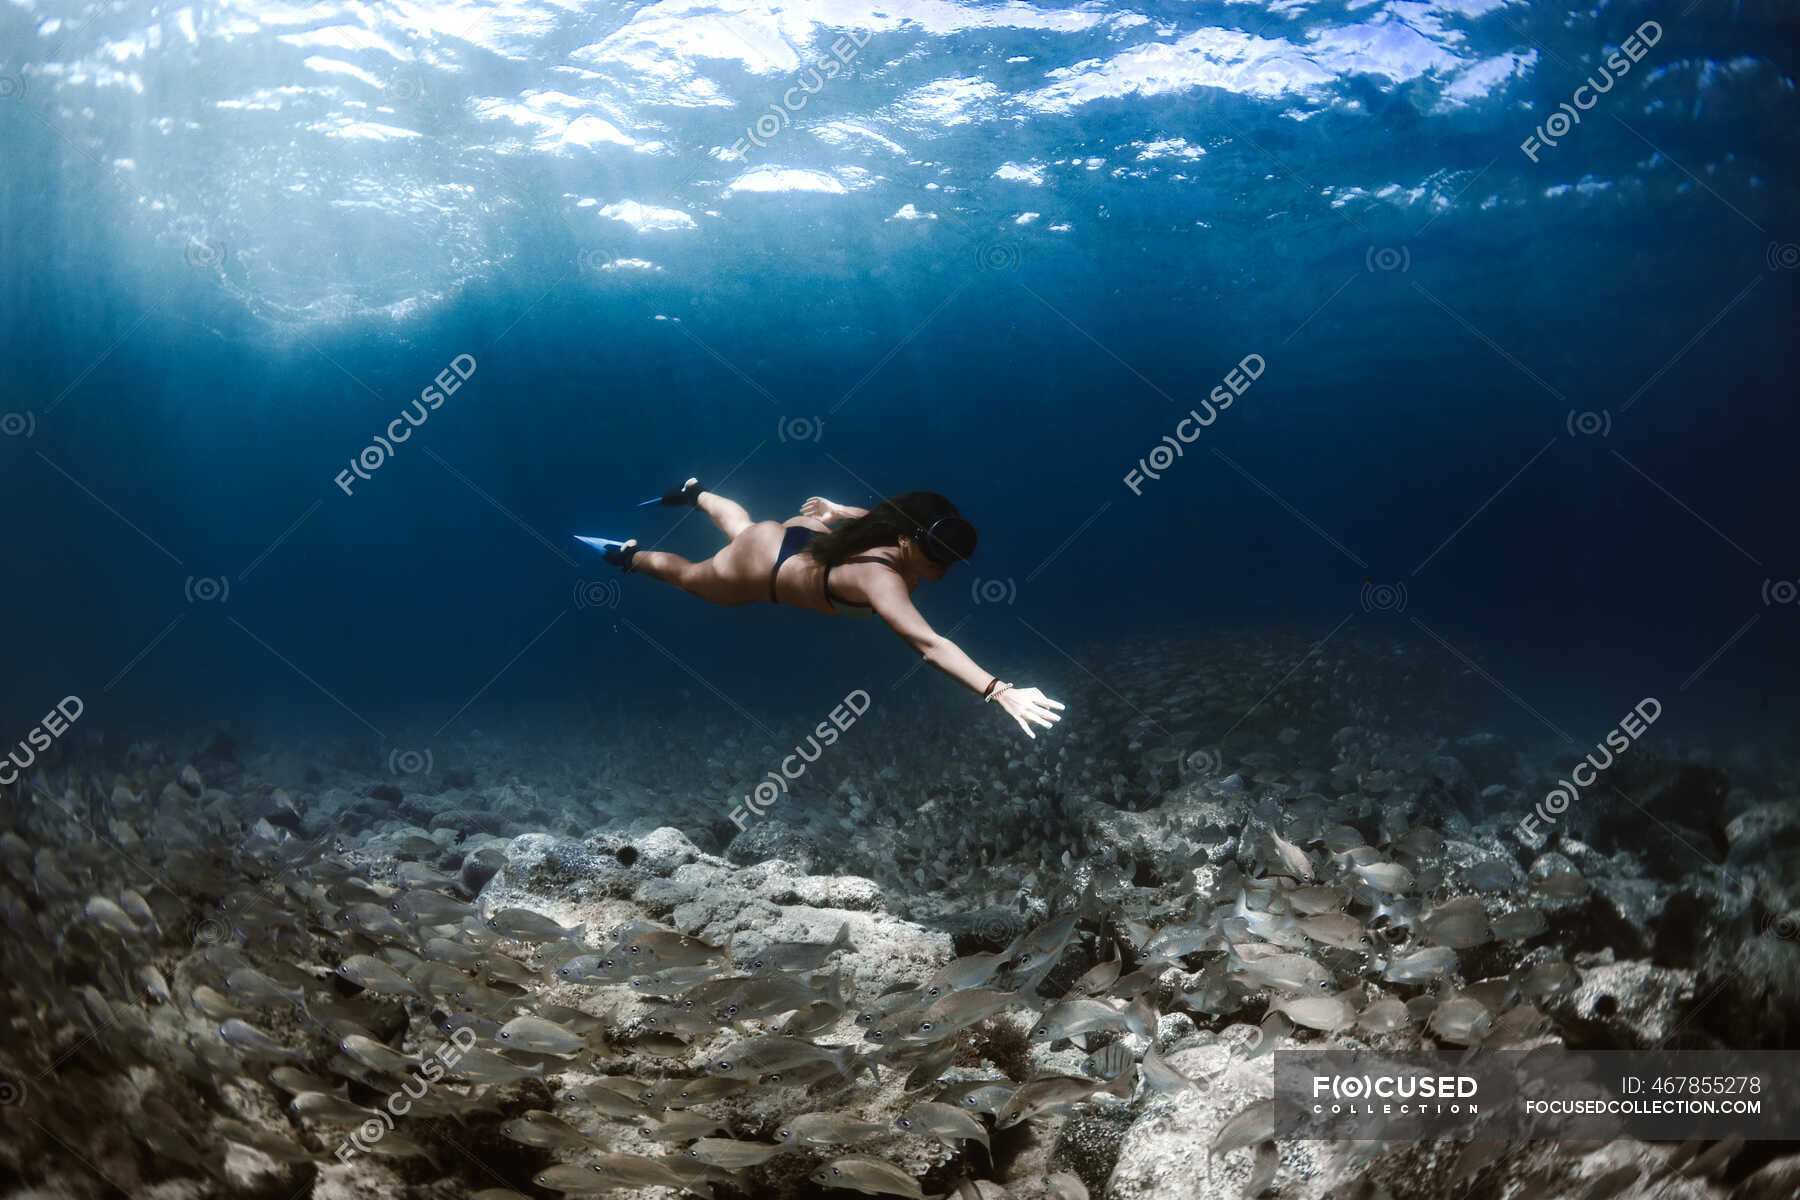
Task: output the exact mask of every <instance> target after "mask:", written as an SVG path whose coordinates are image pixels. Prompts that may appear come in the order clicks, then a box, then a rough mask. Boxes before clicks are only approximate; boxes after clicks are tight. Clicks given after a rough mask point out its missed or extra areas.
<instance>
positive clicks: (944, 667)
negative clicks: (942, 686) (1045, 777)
mask: <svg viewBox="0 0 1800 1200" xmlns="http://www.w3.org/2000/svg"><path fill="white" fill-rule="evenodd" d="M868 590H869V601H870V604H871V606H872V607H873V608H874V609H875V611H876V613H877V614H879V615H880V617H881V619H882V620H884V621H886V622H887V623H888V628H889V629H892V630H893V631H894V632H895V633H897V634H899V635H900V637H901V638H902V639H903V640H904V641H905V642H906V644H907V645H909V646H911V647H912V648H913V649H914V650H917V651H918V652H919V655H920V656H921V657H922V658H924V660H925V661H926V662H928V663H930V664H931V665H932V666H934V667H936V668H937V669H938V670H940V671H942V672H943V673H944V674H946V675H948V676H950V678H952V679H954V680H956V681H957V682H958V683H960V684H962V685H963V686H964V687H966V688H968V689H969V690H970V691H971V692H974V693H975V694H976V695H977V696H980V697H982V698H983V699H986V700H992V701H994V702H995V703H996V704H998V705H999V706H1000V707H1001V708H1003V709H1005V710H1006V712H1007V714H1008V715H1009V716H1011V717H1012V719H1013V720H1015V721H1017V722H1018V723H1019V728H1020V729H1023V730H1024V731H1025V736H1026V737H1029V738H1033V739H1035V738H1036V737H1037V734H1036V733H1035V732H1033V730H1032V728H1031V727H1032V726H1033V725H1039V726H1042V727H1043V728H1045V729H1048V728H1050V727H1051V726H1052V725H1054V724H1056V723H1057V722H1058V721H1060V720H1062V714H1061V712H1060V711H1059V710H1061V709H1062V708H1063V707H1064V706H1063V705H1062V704H1061V703H1059V702H1057V701H1055V700H1052V699H1050V697H1048V696H1046V695H1044V693H1043V692H1041V691H1039V690H1038V689H1037V688H1015V687H1013V686H1012V685H1011V684H1010V683H1003V682H1001V681H1000V679H999V677H998V676H994V675H990V674H988V672H986V671H984V670H982V669H981V668H980V667H978V666H976V665H975V660H974V659H972V658H970V657H969V656H968V655H967V654H965V653H963V650H962V647H960V646H958V645H957V644H956V643H955V642H953V641H951V640H950V639H949V638H947V637H944V636H943V635H942V634H940V633H938V632H937V631H936V630H934V629H933V628H932V627H931V625H930V623H929V622H927V621H926V620H925V618H924V617H922V616H920V615H919V610H918V609H916V608H914V607H913V602H912V596H911V594H910V593H908V592H907V590H906V587H905V585H904V584H902V583H900V581H899V580H898V579H893V578H888V579H882V580H880V581H879V582H877V583H875V584H873V585H871V586H870V587H869V589H868Z"/></svg>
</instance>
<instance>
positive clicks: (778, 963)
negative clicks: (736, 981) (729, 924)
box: [742, 921, 856, 971]
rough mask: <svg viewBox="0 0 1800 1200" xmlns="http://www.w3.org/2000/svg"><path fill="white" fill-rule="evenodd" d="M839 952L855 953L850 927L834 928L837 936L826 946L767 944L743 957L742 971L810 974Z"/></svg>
mask: <svg viewBox="0 0 1800 1200" xmlns="http://www.w3.org/2000/svg"><path fill="white" fill-rule="evenodd" d="M839 950H847V951H849V952H850V953H852V954H854V953H856V943H854V942H852V941H851V940H850V923H849V922H848V921H846V922H844V923H843V924H842V925H840V926H838V931H837V936H836V937H834V938H832V939H831V940H830V941H829V942H771V943H770V944H769V945H767V946H764V947H763V948H762V949H761V950H758V951H756V952H755V953H754V954H748V955H745V957H744V959H743V960H742V969H743V970H746V971H813V970H817V969H818V967H819V965H820V964H821V963H823V962H824V961H825V960H826V959H828V958H830V957H831V956H832V955H833V954H835V953H837V952H838V951H839Z"/></svg>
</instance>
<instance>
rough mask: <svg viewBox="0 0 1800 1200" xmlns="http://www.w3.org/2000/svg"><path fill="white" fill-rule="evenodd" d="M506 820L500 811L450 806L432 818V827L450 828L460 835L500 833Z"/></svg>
mask: <svg viewBox="0 0 1800 1200" xmlns="http://www.w3.org/2000/svg"><path fill="white" fill-rule="evenodd" d="M504 827H505V822H504V821H503V820H502V819H501V817H500V815H499V814H498V813H491V812H479V811H476V810H474V809H468V808H448V809H445V810H444V811H442V812H439V813H436V814H435V815H433V816H432V818H431V825H430V828H432V829H449V830H453V831H455V833H456V834H457V835H458V836H459V837H468V836H469V835H470V834H475V833H492V834H498V833H499V832H500V831H501V829H503V828H504Z"/></svg>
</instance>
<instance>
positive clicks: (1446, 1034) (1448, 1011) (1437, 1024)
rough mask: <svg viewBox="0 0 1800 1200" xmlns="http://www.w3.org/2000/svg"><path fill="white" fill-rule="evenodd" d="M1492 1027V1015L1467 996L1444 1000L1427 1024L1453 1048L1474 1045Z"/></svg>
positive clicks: (1478, 1002) (1477, 1001)
mask: <svg viewBox="0 0 1800 1200" xmlns="http://www.w3.org/2000/svg"><path fill="white" fill-rule="evenodd" d="M1493 1026H1494V1017H1493V1014H1492V1013H1490V1012H1488V1010H1487V1008H1486V1006H1484V1005H1483V1004H1482V1003H1481V1002H1480V1001H1479V1000H1475V999H1472V998H1470V997H1468V996H1452V997H1450V998H1449V999H1447V1000H1445V1001H1444V1002H1443V1003H1441V1004H1439V1005H1438V1006H1437V1009H1436V1011H1434V1012H1433V1013H1432V1014H1431V1020H1430V1021H1429V1022H1427V1027H1428V1028H1429V1029H1430V1030H1431V1032H1432V1033H1434V1034H1436V1035H1437V1036H1438V1038H1439V1039H1440V1040H1442V1041H1446V1042H1449V1043H1450V1044H1451V1045H1453V1046H1470V1045H1474V1044H1476V1043H1478V1042H1480V1041H1481V1040H1482V1039H1483V1038H1485V1037H1486V1036H1487V1034H1488V1030H1490V1029H1492V1028H1493Z"/></svg>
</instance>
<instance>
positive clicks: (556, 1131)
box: [500, 1108, 594, 1150]
mask: <svg viewBox="0 0 1800 1200" xmlns="http://www.w3.org/2000/svg"><path fill="white" fill-rule="evenodd" d="M500 1133H501V1134H502V1135H503V1136H505V1137H507V1138H509V1139H511V1140H512V1141H515V1142H518V1143H519V1144H520V1145H521V1146H534V1147H536V1148H537V1149H540V1150H587V1149H590V1148H591V1147H592V1146H593V1144H594V1143H593V1141H592V1140H591V1139H590V1138H589V1137H588V1136H587V1134H585V1133H583V1132H581V1130H579V1129H577V1128H575V1127H574V1126H573V1125H571V1124H569V1123H568V1122H567V1121H565V1120H563V1119H562V1118H561V1117H558V1116H557V1115H556V1114H554V1113H550V1112H545V1111H544V1110H543V1109H540V1108H534V1109H528V1110H526V1111H525V1112H522V1113H520V1114H519V1115H518V1116H516V1117H514V1118H513V1119H512V1120H510V1121H505V1122H502V1123H501V1125H500Z"/></svg>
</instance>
